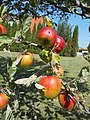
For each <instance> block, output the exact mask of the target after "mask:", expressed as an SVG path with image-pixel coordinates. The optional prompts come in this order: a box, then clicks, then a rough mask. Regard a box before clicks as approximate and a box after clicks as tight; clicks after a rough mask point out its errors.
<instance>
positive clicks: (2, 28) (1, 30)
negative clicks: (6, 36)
mask: <svg viewBox="0 0 90 120" xmlns="http://www.w3.org/2000/svg"><path fill="white" fill-rule="evenodd" d="M0 33H6V28H5V27H4V26H3V25H2V24H0Z"/></svg>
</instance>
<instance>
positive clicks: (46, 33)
mask: <svg viewBox="0 0 90 120" xmlns="http://www.w3.org/2000/svg"><path fill="white" fill-rule="evenodd" d="M56 36H57V33H56V31H55V30H54V29H53V28H51V27H44V28H42V29H41V30H40V31H39V33H38V35H37V38H38V43H39V44H41V45H42V46H43V47H46V48H48V47H51V46H53V44H54V42H55V40H56Z"/></svg>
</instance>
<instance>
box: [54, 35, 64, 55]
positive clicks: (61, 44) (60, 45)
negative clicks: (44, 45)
mask: <svg viewBox="0 0 90 120" xmlns="http://www.w3.org/2000/svg"><path fill="white" fill-rule="evenodd" d="M64 46H65V41H64V39H63V38H62V37H61V36H59V35H57V39H56V40H55V42H54V51H55V52H56V53H57V54H59V53H60V52H61V50H62V49H63V48H64Z"/></svg>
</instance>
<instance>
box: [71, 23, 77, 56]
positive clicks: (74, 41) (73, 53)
mask: <svg viewBox="0 0 90 120" xmlns="http://www.w3.org/2000/svg"><path fill="white" fill-rule="evenodd" d="M78 34H79V33H78V25H76V26H75V28H74V31H73V36H72V41H71V56H76V55H77V51H78Z"/></svg>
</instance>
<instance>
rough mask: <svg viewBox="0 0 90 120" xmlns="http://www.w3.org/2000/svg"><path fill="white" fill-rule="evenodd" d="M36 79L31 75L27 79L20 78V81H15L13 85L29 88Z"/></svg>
mask: <svg viewBox="0 0 90 120" xmlns="http://www.w3.org/2000/svg"><path fill="white" fill-rule="evenodd" d="M36 78H37V76H36V75H34V74H33V75H31V76H30V77H29V78H21V79H18V80H16V81H15V84H18V85H27V86H29V85H30V84H32V83H33V82H34V81H35V80H36Z"/></svg>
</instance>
